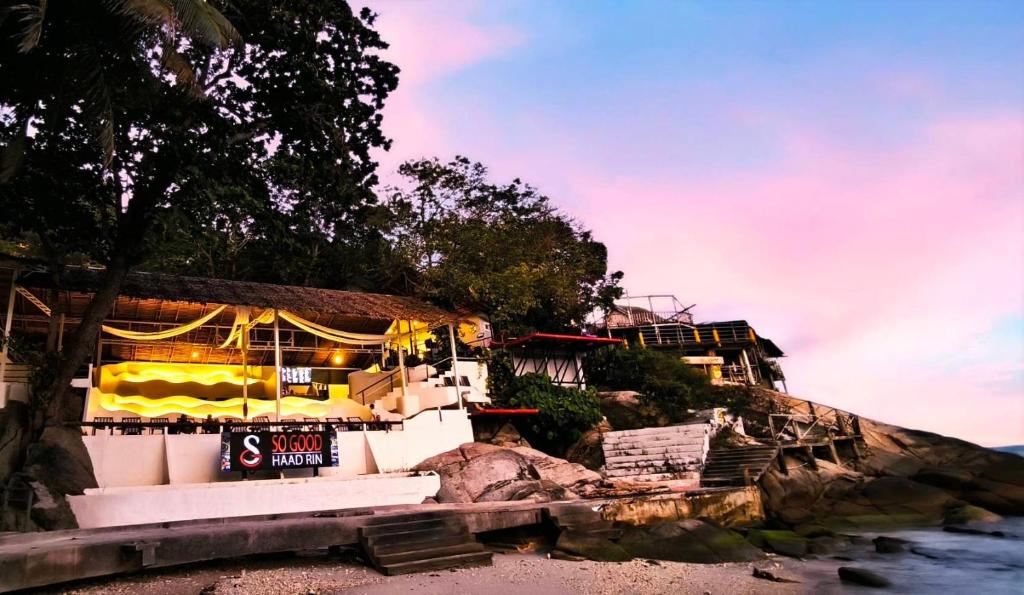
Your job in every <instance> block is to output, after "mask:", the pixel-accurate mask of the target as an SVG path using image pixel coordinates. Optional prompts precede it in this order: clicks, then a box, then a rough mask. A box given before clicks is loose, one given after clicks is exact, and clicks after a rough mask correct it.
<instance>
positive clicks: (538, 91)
mask: <svg viewBox="0 0 1024 595" xmlns="http://www.w3.org/2000/svg"><path fill="white" fill-rule="evenodd" d="M353 3H354V4H355V5H357V6H363V5H368V6H370V7H371V8H372V9H373V10H374V11H376V12H377V13H378V14H379V19H378V21H377V24H376V28H377V29H378V30H379V31H380V32H381V33H382V35H383V37H384V39H385V40H386V41H388V42H389V43H391V44H392V46H391V48H390V49H389V50H387V52H386V55H387V56H388V57H389V59H391V60H392V61H393V62H395V63H396V64H398V65H399V67H400V68H401V69H402V73H401V75H400V84H399V88H398V90H397V91H396V92H395V93H394V95H393V96H392V97H391V98H390V100H389V102H388V105H387V107H386V109H385V112H384V128H385V132H386V133H388V134H389V135H390V136H391V137H392V138H393V139H394V146H393V147H392V150H391V151H390V152H389V153H387V154H384V155H381V156H380V160H381V163H382V173H383V176H382V177H384V179H385V180H387V179H388V177H389V176H388V174H387V172H389V171H393V170H394V169H395V168H396V167H397V164H398V163H400V162H401V161H403V160H405V159H410V158H417V157H424V156H438V157H440V158H442V159H448V158H451V157H452V156H454V155H457V154H458V155H466V156H468V157H470V158H472V159H474V160H478V161H481V162H483V163H484V164H486V165H487V166H488V167H489V168H490V171H491V174H492V176H493V178H494V179H495V180H497V181H502V180H504V181H507V180H510V179H511V178H513V177H520V178H522V179H523V180H525V181H528V182H530V183H532V184H533V185H535V186H536V187H538V188H539V189H540V190H541V191H542V192H544V193H545V194H547V195H548V196H550V197H551V199H552V200H553V201H554V202H555V203H556V204H557V205H559V206H560V207H561V208H562V210H564V211H565V212H567V213H569V214H570V215H572V216H573V217H575V218H577V219H578V220H579V221H580V222H581V223H582V224H583V225H585V226H586V227H589V228H590V229H592V230H593V231H594V234H595V237H596V238H597V239H598V240H601V241H603V242H604V243H605V244H606V245H607V246H608V251H609V266H610V268H611V270H622V271H624V272H625V274H626V276H625V279H624V280H623V286H624V287H625V288H626V289H627V290H628V291H629V292H630V293H631V294H634V295H644V294H652V293H658V294H660V293H670V294H675V295H676V296H677V297H678V298H679V300H680V301H681V302H683V303H685V304H692V303H696V304H697V306H696V307H695V308H694V310H693V311H694V313H695V316H696V318H697V320H698V321H712V320H729V319H737V318H741V319H745V320H748V321H750V322H751V324H752V325H753V326H754V327H755V328H756V329H757V331H758V332H759V334H761V335H763V336H767V337H770V338H771V339H773V340H774V341H775V342H776V343H777V344H779V346H780V347H782V349H783V350H784V351H786V354H787V357H786V358H785V359H783V360H782V364H783V368H784V370H785V372H786V376H787V380H788V387H789V390H790V392H791V393H793V394H795V395H797V396H800V397H804V398H808V399H811V400H814V401H817V402H820V403H826V404H829V405H833V406H837V407H840V408H843V409H846V410H849V411H852V412H855V413H859V414H862V415H865V416H867V417H871V418H874V419H879V420H882V421H886V422H890V423H895V424H899V425H903V426H908V427H914V428H919V429H924V430H930V431H934V432H939V433H943V434H948V435H954V436H958V437H961V438H964V439H967V440H971V441H973V442H977V443H980V444H983V445H986V446H994V445H1005V444H1024V2H1019V1H1005V2H995V1H982V0H972V1H964V2H941V1H937V0H928V1H924V0H921V1H910V0H904V1H887V2H869V1H863V0H862V1H858V2H845V3H839V2H820V1H812V2H796V1H788V2H787V1H779V2H757V1H754V2H738V1H715V2H711V1H704V2H688V1H684V0H674V1H665V2H659V1H654V0H640V1H637V2H613V1H592V0H587V1H582V0H581V1H567V0H562V1H559V2H550V1H546V0H515V1H512V0H509V1H504V0H488V1H486V2H484V1H468V0H467V1H463V0H443V1H442V0H435V1H431V2H428V1H425V0H419V1H413V0H384V1H381V0H373V1H369V0H364V1H362V2H360V1H359V0H353Z"/></svg>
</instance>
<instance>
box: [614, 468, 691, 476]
mask: <svg viewBox="0 0 1024 595" xmlns="http://www.w3.org/2000/svg"><path fill="white" fill-rule="evenodd" d="M684 473H693V474H695V475H696V474H697V470H696V469H676V468H673V467H644V468H642V469H612V470H610V471H605V476H607V477H614V478H620V477H629V476H633V475H651V474H667V475H680V474H684Z"/></svg>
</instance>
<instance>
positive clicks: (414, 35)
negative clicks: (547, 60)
mask: <svg viewBox="0 0 1024 595" xmlns="http://www.w3.org/2000/svg"><path fill="white" fill-rule="evenodd" d="M361 4H363V5H366V6H368V7H369V8H370V9H371V10H373V11H374V12H376V13H377V14H378V15H379V16H378V19H377V22H376V23H375V26H374V27H375V29H376V30H377V31H379V32H380V34H381V36H382V38H383V39H384V40H385V41H387V42H388V43H389V44H390V45H391V47H390V48H388V50H386V51H385V52H384V55H385V56H386V57H387V58H388V59H389V60H390V61H391V62H393V63H395V64H397V65H398V66H399V68H400V69H401V74H400V75H399V84H398V89H397V90H396V91H395V92H394V93H393V94H392V95H391V97H390V98H389V99H388V102H387V105H386V106H385V109H384V131H385V133H386V134H387V135H388V136H389V137H391V138H392V139H394V141H395V142H394V146H393V148H392V150H391V151H390V152H388V153H387V154H383V155H380V156H379V157H380V159H381V163H382V168H381V171H382V172H383V173H384V174H385V175H386V174H387V173H388V172H390V171H393V170H394V169H395V168H396V167H397V165H398V164H399V163H401V162H402V161H404V160H406V159H409V158H415V157H422V156H429V155H443V154H447V153H450V152H452V151H453V150H454V147H453V146H452V144H451V141H450V138H449V135H448V131H447V130H446V129H445V127H444V126H443V125H441V123H440V119H439V117H438V112H439V111H440V110H441V109H443V107H442V106H440V105H438V103H437V102H436V100H435V97H434V96H433V93H432V91H433V89H434V87H435V86H436V85H440V84H442V83H443V81H444V80H445V79H446V78H448V77H451V76H453V75H456V74H458V73H460V72H462V71H465V70H466V69H469V68H471V67H473V66H475V65H478V64H480V63H482V62H486V61H488V60H492V59H495V58H498V57H500V56H502V55H505V54H507V53H508V52H510V51H512V50H513V49H514V48H516V47H518V46H519V45H521V44H522V43H523V42H524V40H525V39H526V38H525V35H524V34H523V33H522V32H520V31H519V30H517V29H515V28H513V27H510V26H507V25H502V24H494V23H485V22H482V21H483V19H482V16H481V13H482V10H483V8H484V6H483V5H482V3H481V2H475V1H465V0H446V1H445V2H443V3H433V2H401V3H398V2H385V1H383V0H376V1H370V2H366V1H365V0H364V1H363V2H362V3H361Z"/></svg>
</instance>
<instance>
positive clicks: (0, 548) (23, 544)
mask: <svg viewBox="0 0 1024 595" xmlns="http://www.w3.org/2000/svg"><path fill="white" fill-rule="evenodd" d="M760 504H761V501H760V497H759V493H758V492H757V489H756V488H739V489H712V490H700V491H697V492H690V493H675V494H659V495H656V496H637V497H630V498H615V499H603V500H573V501H565V502H550V503H538V502H487V503H477V504H418V505H404V506H385V507H377V508H350V509H344V510H323V511H319V512H305V513H296V514H275V515H264V516H253V517H233V518H221V519H207V520H195V521H179V522H167V523H159V524H148V525H137V526H130V527H112V528H100V529H77V530H74V531H53V532H50V533H22V534H6V535H3V536H0V592H7V591H14V590H20V589H30V588H38V587H43V586H47V585H55V584H59V583H64V582H69V581H74V580H80V579H85V578H93V577H100V576H107V575H112V574H123V573H130V572H137V571H140V570H143V569H147V568H162V567H168V566H179V565H183V564H190V563H195V562H202V561H208V560H217V559H224V558H236V557H241V556H248V555H253V554H267V553H276V552H289V551H298V550H306V549H323V548H328V547H331V546H336V545H353V544H356V543H358V541H359V529H360V527H364V526H367V525H370V524H373V522H376V523H380V522H381V521H382V517H386V516H388V515H396V516H397V515H407V514H409V513H410V512H420V511H433V510H444V511H448V512H450V513H454V514H458V515H460V516H461V517H462V520H463V522H465V524H466V527H467V528H468V530H469V531H470V532H472V533H474V534H476V533H482V532H486V531H496V530H499V529H508V528H512V527H519V526H526V525H536V524H539V523H542V522H545V520H546V519H547V518H549V517H550V516H551V515H550V511H549V509H552V508H557V509H558V511H559V514H564V511H565V509H566V507H569V508H573V507H579V508H581V509H589V510H594V509H597V510H600V512H601V516H602V518H604V519H606V520H617V521H622V522H627V523H632V524H639V523H643V522H654V521H666V520H673V519H678V518H692V516H709V517H711V518H713V519H716V520H718V521H720V522H722V523H724V524H727V525H730V524H742V523H744V522H750V521H751V520H754V519H757V518H759V517H758V515H760V514H762V513H761V506H760ZM691 515H692V516H691ZM751 515H753V516H751ZM371 519H372V520H373V521H372V522H371Z"/></svg>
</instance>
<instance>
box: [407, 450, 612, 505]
mask: <svg viewBox="0 0 1024 595" xmlns="http://www.w3.org/2000/svg"><path fill="white" fill-rule="evenodd" d="M413 470H414V471H436V472H437V473H438V475H440V476H441V489H440V490H439V491H438V493H437V501H438V502H441V503H450V502H499V501H513V500H527V499H528V500H534V501H538V502H549V501H552V500H574V499H577V498H578V497H579V496H578V494H577V493H576V491H575V490H576V489H583V488H585V487H586V486H588V485H589V484H590V483H592V482H597V481H600V479H601V476H600V475H598V474H597V473H595V472H593V471H589V470H587V469H585V468H584V467H583V466H582V465H576V464H574V463H569V462H568V461H565V460H562V459H558V458H555V457H550V456H548V455H546V454H544V453H542V452H540V451H537V450H533V449H532V448H525V447H516V448H502V447H500V446H495V445H492V444H482V443H478V442H470V443H467V444H463V445H462V446H460V447H459V448H456V449H453V450H450V451H446V452H443V453H441V454H438V455H436V456H433V457H431V458H429V459H427V460H425V461H423V462H421V463H420V464H419V465H416V467H414V468H413Z"/></svg>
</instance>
